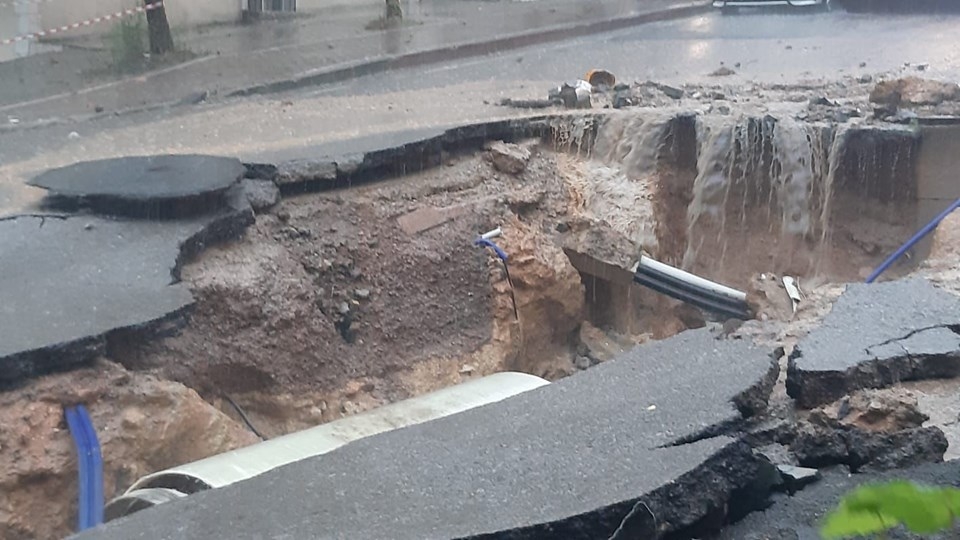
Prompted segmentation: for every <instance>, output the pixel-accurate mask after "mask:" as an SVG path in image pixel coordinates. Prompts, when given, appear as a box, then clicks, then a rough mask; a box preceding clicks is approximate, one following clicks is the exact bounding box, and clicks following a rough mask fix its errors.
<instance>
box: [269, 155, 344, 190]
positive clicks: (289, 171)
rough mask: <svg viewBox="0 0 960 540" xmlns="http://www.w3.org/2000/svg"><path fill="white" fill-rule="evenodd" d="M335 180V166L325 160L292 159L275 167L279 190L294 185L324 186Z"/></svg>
mask: <svg viewBox="0 0 960 540" xmlns="http://www.w3.org/2000/svg"><path fill="white" fill-rule="evenodd" d="M336 179H337V164H336V163H334V162H333V161H330V160H325V159H319V160H316V159H294V160H290V161H285V162H283V163H280V164H279V165H277V175H276V177H275V178H274V180H275V181H276V183H277V185H278V186H279V187H280V188H283V187H285V186H289V185H295V184H317V183H320V184H325V183H330V182H333V181H334V180H336Z"/></svg>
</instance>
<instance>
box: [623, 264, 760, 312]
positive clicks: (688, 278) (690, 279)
mask: <svg viewBox="0 0 960 540" xmlns="http://www.w3.org/2000/svg"><path fill="white" fill-rule="evenodd" d="M638 266H642V267H644V268H649V269H650V270H653V271H655V272H660V273H661V274H666V275H668V276H670V277H672V278H674V279H677V280H679V281H683V282H684V283H688V284H690V285H692V286H694V287H697V288H698V289H703V290H706V291H710V292H712V293H715V294H719V295H720V296H726V297H727V298H731V299H733V300H737V301H739V302H746V301H747V293H745V292H742V291H738V290H736V289H731V288H730V287H727V286H725V285H721V284H719V283H715V282H713V281H710V280H708V279H704V278H702V277H700V276H695V275H693V274H691V273H690V272H684V271H683V270H680V269H679V268H674V267H672V266H670V265H667V264H663V263H662V262H659V261H655V260H653V259H651V258H650V257H641V258H640V262H639V263H638Z"/></svg>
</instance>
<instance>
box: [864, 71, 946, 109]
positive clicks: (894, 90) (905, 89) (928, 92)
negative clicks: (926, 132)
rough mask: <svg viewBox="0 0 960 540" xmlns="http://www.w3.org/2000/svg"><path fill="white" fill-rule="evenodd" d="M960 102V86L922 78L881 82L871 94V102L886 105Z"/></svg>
mask: <svg viewBox="0 0 960 540" xmlns="http://www.w3.org/2000/svg"><path fill="white" fill-rule="evenodd" d="M957 100H960V85H958V84H956V83H951V82H942V81H934V80H931V79H922V78H920V77H905V78H902V79H895V80H890V81H880V82H878V83H877V85H876V86H874V88H873V91H871V92H870V101H871V102H873V103H881V104H886V105H900V104H901V103H902V104H905V105H938V104H940V103H942V102H944V101H957Z"/></svg>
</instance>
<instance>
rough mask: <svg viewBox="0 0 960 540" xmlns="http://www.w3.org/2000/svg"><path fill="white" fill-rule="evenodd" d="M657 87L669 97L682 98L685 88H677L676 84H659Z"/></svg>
mask: <svg viewBox="0 0 960 540" xmlns="http://www.w3.org/2000/svg"><path fill="white" fill-rule="evenodd" d="M657 88H659V89H660V91H661V92H663V93H664V95H666V96H667V97H668V98H671V99H680V98H682V97H683V90H682V89H680V88H676V87H674V86H669V85H666V84H658V85H657Z"/></svg>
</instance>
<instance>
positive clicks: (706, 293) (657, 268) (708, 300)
mask: <svg viewBox="0 0 960 540" xmlns="http://www.w3.org/2000/svg"><path fill="white" fill-rule="evenodd" d="M633 281H635V282H636V283H639V284H640V285H643V286H645V287H649V288H650V289H653V290H654V291H657V292H658V293H661V294H665V295H667V296H669V297H671V298H674V299H676V300H680V301H681V302H686V303H688V304H691V305H693V306H696V307H698V308H700V309H703V310H706V311H709V312H712V313H716V314H717V315H722V316H725V317H730V318H734V319H742V320H746V319H751V318H753V315H752V314H751V313H750V308H749V307H748V306H747V293H745V292H743V291H738V290H736V289H732V288H730V287H727V286H726V285H721V284H719V283H715V282H713V281H710V280H708V279H704V278H702V277H700V276H696V275H693V274H691V273H689V272H685V271H683V270H680V269H679V268H674V267H672V266H670V265H667V264H664V263H662V262H659V261H656V260H654V259H651V258H650V257H641V258H640V261H639V262H638V263H637V266H636V269H635V270H634V274H633Z"/></svg>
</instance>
